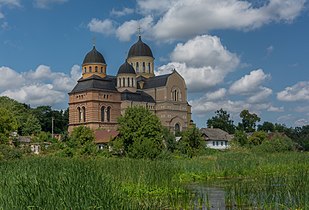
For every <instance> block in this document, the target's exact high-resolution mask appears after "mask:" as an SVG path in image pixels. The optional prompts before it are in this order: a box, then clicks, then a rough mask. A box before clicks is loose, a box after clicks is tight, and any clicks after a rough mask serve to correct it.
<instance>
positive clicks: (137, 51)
mask: <svg viewBox="0 0 309 210" xmlns="http://www.w3.org/2000/svg"><path fill="white" fill-rule="evenodd" d="M134 56H149V57H153V55H152V52H151V49H150V47H149V46H148V45H147V44H145V43H144V42H143V41H142V38H141V36H139V37H138V41H137V42H136V43H135V44H134V45H132V47H131V48H130V50H129V53H128V58H130V57H134Z"/></svg>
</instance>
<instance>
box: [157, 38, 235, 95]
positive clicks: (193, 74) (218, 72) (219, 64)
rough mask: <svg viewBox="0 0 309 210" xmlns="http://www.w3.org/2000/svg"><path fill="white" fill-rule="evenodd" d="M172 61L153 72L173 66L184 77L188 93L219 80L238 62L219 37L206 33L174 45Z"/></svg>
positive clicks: (218, 82) (163, 70)
mask: <svg viewBox="0 0 309 210" xmlns="http://www.w3.org/2000/svg"><path fill="white" fill-rule="evenodd" d="M171 60H172V62H170V63H168V64H167V65H163V66H161V67H159V68H158V71H157V72H156V74H159V75H161V74H166V73H170V72H171V71H172V70H173V69H176V70H177V71H178V72H179V73H180V74H181V75H182V77H183V78H185V80H186V84H187V86H188V90H189V91H191V92H200V91H205V90H206V89H209V88H210V87H214V86H216V85H218V84H220V83H222V82H223V81H224V78H225V76H226V75H227V74H228V73H229V72H231V71H233V70H235V68H236V67H237V66H238V65H239V63H240V60H239V58H238V57H237V55H236V54H233V53H231V52H229V51H228V50H227V49H226V48H225V47H224V46H223V45H222V43H221V41H220V39H219V38H218V37H216V36H209V35H203V36H197V37H195V38H193V39H191V40H189V41H187V42H186V43H180V44H177V46H176V47H175V49H174V50H173V52H172V54H171Z"/></svg>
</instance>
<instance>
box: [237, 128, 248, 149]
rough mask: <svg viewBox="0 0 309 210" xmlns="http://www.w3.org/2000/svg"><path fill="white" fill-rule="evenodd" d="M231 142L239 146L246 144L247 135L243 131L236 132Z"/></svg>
mask: <svg viewBox="0 0 309 210" xmlns="http://www.w3.org/2000/svg"><path fill="white" fill-rule="evenodd" d="M233 141H235V142H237V143H238V144H239V145H240V146H245V145H247V144H248V137H247V134H246V133H245V132H244V131H243V130H236V132H235V135H234V138H233Z"/></svg>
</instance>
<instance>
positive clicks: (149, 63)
mask: <svg viewBox="0 0 309 210" xmlns="http://www.w3.org/2000/svg"><path fill="white" fill-rule="evenodd" d="M148 71H149V73H151V69H150V63H148Z"/></svg>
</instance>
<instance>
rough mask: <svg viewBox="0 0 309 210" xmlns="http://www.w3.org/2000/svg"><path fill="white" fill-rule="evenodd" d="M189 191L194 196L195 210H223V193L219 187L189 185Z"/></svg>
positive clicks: (224, 207)
mask: <svg viewBox="0 0 309 210" xmlns="http://www.w3.org/2000/svg"><path fill="white" fill-rule="evenodd" d="M189 189H190V190H192V192H194V193H195V194H196V198H197V199H196V200H195V205H194V206H195V209H203V210H204V209H205V210H206V209H207V210H208V209H210V210H225V209H227V208H226V206H225V198H224V196H225V192H224V189H223V188H220V187H206V186H201V185H191V186H189Z"/></svg>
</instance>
